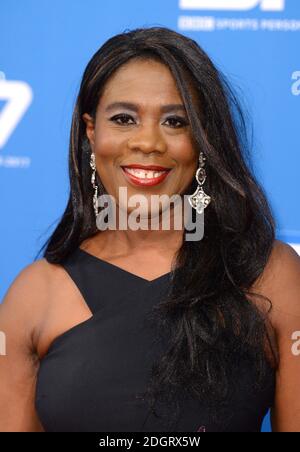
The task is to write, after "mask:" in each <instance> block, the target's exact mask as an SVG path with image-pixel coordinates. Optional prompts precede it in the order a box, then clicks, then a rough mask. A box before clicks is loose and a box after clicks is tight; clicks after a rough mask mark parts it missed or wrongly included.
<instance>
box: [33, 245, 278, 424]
mask: <svg viewBox="0 0 300 452" xmlns="http://www.w3.org/2000/svg"><path fill="white" fill-rule="evenodd" d="M62 265H63V267H64V269H65V270H66V271H67V272H68V274H69V275H70V277H71V278H72V280H73V281H74V283H75V284H76V285H77V287H78V288H79V290H80V291H81V293H82V295H83V297H84V299H85V302H86V303H87V305H88V306H89V308H90V310H91V312H92V314H93V316H92V317H91V318H89V319H88V320H86V321H83V322H82V323H80V324H78V325H76V326H74V327H72V328H71V329H69V330H67V331H66V332H64V333H62V334H61V335H59V336H58V337H57V338H56V339H55V340H54V341H53V342H52V344H51V345H50V348H49V349H48V352H47V354H46V355H45V356H44V358H43V359H42V360H41V363H40V367H39V371H38V375H37V385H36V399H35V405H36V409H37V413H38V415H39V417H40V420H41V422H42V424H43V426H44V429H45V431H47V432H61V431H64V432H88V431H92V432H99V431H103V432H114V431H115V432H139V431H143V432H159V431H161V432H168V431H177V432H196V431H206V432H210V431H211V432H213V431H220V432H221V431H232V432H255V431H260V428H261V423H262V420H263V418H264V416H265V414H266V413H267V411H268V409H269V408H270V406H271V405H272V403H273V399H274V388H275V374H274V371H273V370H272V369H271V368H270V369H269V375H268V376H267V378H266V385H265V388H264V390H263V391H260V392H258V391H255V390H254V389H253V369H252V368H251V364H250V363H248V362H247V361H246V360H245V362H243V361H241V362H239V363H238V366H237V369H236V370H235V374H234V381H233V385H232V391H231V395H230V399H229V400H228V406H227V408H226V410H224V413H223V412H222V411H221V410H220V412H219V418H218V420H215V418H212V417H211V414H210V413H211V410H210V408H211V407H208V406H205V405H204V404H201V403H200V402H199V401H197V400H194V399H193V398H189V397H183V398H182V400H181V402H180V412H179V416H178V421H177V422H176V424H175V426H174V424H173V425H172V427H169V426H168V418H169V417H170V416H169V414H170V412H168V409H169V408H166V407H164V405H163V404H161V406H159V404H158V405H157V411H156V413H158V416H155V415H154V414H153V413H151V412H150V411H149V405H148V404H147V402H146V401H144V400H142V399H140V398H139V397H138V396H139V394H141V393H142V392H144V391H145V390H146V387H147V382H148V381H149V377H150V371H151V365H152V363H153V362H154V361H155V359H156V358H158V357H159V355H160V354H161V352H162V349H163V345H162V343H161V342H159V341H157V337H156V336H157V335H156V332H155V328H154V326H153V325H151V323H149V322H147V313H149V311H151V308H152V307H153V306H154V305H155V304H156V303H159V301H160V300H161V299H162V297H163V296H164V294H166V290H167V288H168V284H169V282H170V276H171V274H170V273H167V274H165V275H162V276H161V277H159V278H156V279H155V280H153V281H147V280H146V279H144V278H141V277H139V276H136V275H134V274H132V273H130V272H128V271H126V270H123V269H121V268H119V267H117V266H115V265H113V264H110V263H108V262H105V261H103V260H101V259H98V258H97V257H95V256H92V255H91V254H89V253H87V252H86V251H84V250H82V249H80V248H78V249H77V250H76V251H75V252H73V253H72V254H71V255H70V256H69V257H68V258H67V259H66V260H65V262H64V263H63V264H62ZM254 383H255V382H254Z"/></svg>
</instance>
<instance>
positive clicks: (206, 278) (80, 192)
mask: <svg viewBox="0 0 300 452" xmlns="http://www.w3.org/2000/svg"><path fill="white" fill-rule="evenodd" d="M132 58H141V59H155V60H158V61H160V62H162V63H163V64H165V65H167V66H168V67H169V69H170V71H171V72H172V74H173V76H174V79H175V81H176V83H177V86H178V89H179V91H180V94H181V96H182V99H183V102H184V105H185V108H186V112H187V115H188V118H189V122H190V127H191V132H192V137H193V140H194V141H195V146H196V149H198V151H200V150H201V151H202V152H203V153H204V155H205V156H206V174H207V180H206V182H205V188H206V190H205V191H206V192H207V193H208V194H209V195H210V196H211V198H212V202H211V204H210V205H209V206H208V208H207V209H206V211H205V234H204V237H203V238H202V239H201V240H199V241H183V243H182V246H181V248H180V249H179V250H178V252H177V254H176V263H177V265H176V268H175V271H174V272H173V273H172V280H171V285H170V290H169V292H168V295H167V297H166V299H164V300H163V302H162V303H160V304H159V305H157V306H156V307H155V308H154V311H153V314H154V315H153V319H154V323H155V325H159V328H158V331H164V333H165V332H168V336H167V337H168V339H169V342H168V347H167V349H166V352H165V353H164V354H163V356H161V359H160V360H158V361H157V362H156V363H154V364H153V367H152V375H151V381H150V384H149V387H148V389H147V391H146V392H145V394H144V395H146V396H147V397H148V398H149V400H150V406H151V408H152V409H153V408H154V404H155V400H156V399H158V398H159V397H160V398H162V399H163V400H165V401H166V402H170V403H173V401H174V400H177V396H176V395H177V394H182V391H183V390H184V391H186V390H188V393H189V394H192V395H193V396H195V397H197V398H198V399H200V400H201V401H209V400H210V402H212V401H213V404H212V403H210V405H213V406H216V402H217V401H222V400H225V399H226V394H227V393H228V388H229V387H230V385H231V384H232V382H231V381H230V375H231V369H232V367H233V364H234V363H239V360H240V359H242V358H243V359H244V358H245V357H247V358H249V360H250V362H251V365H252V368H253V369H255V372H256V376H257V378H255V381H256V382H261V384H262V382H263V379H264V376H265V375H266V369H267V367H268V366H269V365H270V363H271V362H272V367H274V365H275V366H276V358H275V356H276V352H275V351H274V347H273V345H272V340H271V334H270V331H269V328H268V312H269V311H270V309H271V306H272V304H271V300H268V299H267V298H266V297H263V296H261V295H259V294H254V293H253V292H251V286H252V285H253V283H254V282H255V281H256V279H257V278H258V277H259V276H260V275H261V273H262V271H263V269H264V267H265V265H266V263H267V260H268V258H269V256H270V253H271V250H272V246H273V243H274V239H275V237H274V236H275V222H274V216H273V214H272V211H271V208H270V205H269V203H268V201H267V198H266V195H265V193H264V190H263V188H262V187H261V185H260V184H259V182H258V181H257V180H256V178H255V176H254V174H253V173H254V171H253V164H252V162H251V158H250V157H251V156H250V150H251V147H252V145H251V144H250V139H249V133H248V130H249V129H248V126H249V124H250V123H249V118H248V117H246V110H244V109H243V108H242V107H241V103H240V101H239V100H238V96H237V95H236V93H235V92H234V89H233V87H232V86H231V84H230V83H229V82H228V80H227V79H226V77H225V76H224V74H223V73H222V71H220V70H218V69H217V68H216V65H215V64H214V63H213V62H212V60H211V59H210V58H209V57H208V55H207V54H206V53H205V51H204V50H203V49H202V48H201V47H200V46H199V45H198V44H197V43H196V42H195V41H194V40H192V39H190V38H188V37H185V36H183V35H182V34H180V33H177V32H175V31H173V30H170V29H168V28H164V27H149V28H138V29H135V30H129V31H125V32H124V33H121V34H118V35H116V36H113V37H112V38H110V39H109V40H108V41H106V42H105V43H104V45H102V47H101V48H100V49H99V50H98V51H97V52H96V53H95V54H94V55H93V57H92V58H91V60H90V61H89V63H88V64H87V67H86V69H85V71H84V74H83V77H82V81H81V86H80V90H79V94H78V97H77V101H76V105H75V108H74V112H73V117H72V126H71V134H70V148H69V151H70V152H69V175H70V197H69V200H68V203H67V206H66V209H65V212H64V213H63V215H62V217H61V219H60V221H59V223H58V225H57V227H56V229H55V230H54V232H53V233H52V235H51V236H50V238H49V239H48V240H47V242H46V243H45V244H44V246H43V247H42V248H41V250H40V252H41V251H42V250H43V256H44V257H45V258H46V259H47V260H48V261H49V262H52V263H60V262H62V261H63V260H64V259H65V258H66V257H67V256H68V255H69V254H70V253H71V252H72V251H73V250H75V249H76V248H77V247H78V246H79V245H80V243H81V242H82V241H83V240H84V239H86V238H89V237H91V236H93V235H94V234H97V233H99V230H98V229H97V227H96V224H95V217H94V211H93V205H92V197H93V190H92V186H91V183H90V176H91V169H90V166H89V161H90V149H88V146H86V142H87V137H86V125H85V123H84V121H83V119H82V115H83V114H84V113H89V114H90V115H91V116H92V117H93V118H95V114H96V109H97V106H98V102H99V99H100V96H101V92H102V90H103V88H104V85H105V82H106V81H107V80H108V79H109V77H110V76H111V75H112V74H113V73H114V71H116V70H117V69H118V68H120V66H122V65H123V64H124V63H126V62H128V61H129V60H130V59H132ZM191 82H192V86H193V89H194V90H195V92H196V93H197V96H198V100H199V103H198V104H195V101H194V100H193V97H192V92H191ZM195 184H196V181H195V180H194V181H193V183H192V185H191V187H190V189H191V193H192V192H194V190H195V189H196V185H195ZM255 297H257V299H260V300H265V301H266V305H265V307H264V308H263V309H262V308H261V307H262V305H260V303H257V302H256V301H254V298H255ZM266 344H267V346H266ZM269 345H270V347H269ZM267 350H271V351H272V353H271V354H269V353H267ZM267 355H268V356H269V357H270V356H271V359H269V357H268V359H267ZM274 363H275V364H274ZM154 412H155V411H154Z"/></svg>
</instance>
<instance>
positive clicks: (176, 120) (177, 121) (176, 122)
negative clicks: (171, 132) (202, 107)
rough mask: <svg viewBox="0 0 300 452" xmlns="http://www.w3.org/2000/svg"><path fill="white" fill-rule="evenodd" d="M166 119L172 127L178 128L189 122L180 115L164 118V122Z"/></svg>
mask: <svg viewBox="0 0 300 452" xmlns="http://www.w3.org/2000/svg"><path fill="white" fill-rule="evenodd" d="M168 121H169V122H170V125H171V127H172V128H173V129H179V128H180V127H185V126H187V125H188V124H189V123H188V121H187V120H186V119H184V118H181V117H180V116H171V117H169V118H167V119H166V122H168Z"/></svg>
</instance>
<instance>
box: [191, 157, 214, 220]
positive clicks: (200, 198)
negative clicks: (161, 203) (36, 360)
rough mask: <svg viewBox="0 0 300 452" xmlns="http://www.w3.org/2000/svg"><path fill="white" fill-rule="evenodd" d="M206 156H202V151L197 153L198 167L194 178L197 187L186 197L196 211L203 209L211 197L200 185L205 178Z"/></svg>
mask: <svg viewBox="0 0 300 452" xmlns="http://www.w3.org/2000/svg"><path fill="white" fill-rule="evenodd" d="M205 160H206V157H204V155H203V152H200V154H199V168H198V169H197V171H196V175H195V177H196V180H197V182H198V187H197V188H196V191H195V192H194V193H193V194H192V195H191V196H189V197H188V200H189V203H190V205H191V206H192V207H193V208H194V209H196V211H197V213H202V212H203V211H204V209H205V208H206V207H207V206H208V204H209V203H210V201H211V197H210V196H208V195H207V194H206V193H205V192H204V190H203V187H202V185H203V184H204V182H205V179H206V172H205V169H204V165H205V163H204V162H205Z"/></svg>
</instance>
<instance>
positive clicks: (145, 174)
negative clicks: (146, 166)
mask: <svg viewBox="0 0 300 452" xmlns="http://www.w3.org/2000/svg"><path fill="white" fill-rule="evenodd" d="M126 171H127V172H128V173H130V174H133V176H135V177H140V178H141V179H153V178H155V177H159V176H161V175H162V174H164V173H165V172H166V171H150V170H148V171H145V170H142V169H137V168H126Z"/></svg>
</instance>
